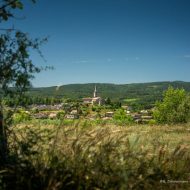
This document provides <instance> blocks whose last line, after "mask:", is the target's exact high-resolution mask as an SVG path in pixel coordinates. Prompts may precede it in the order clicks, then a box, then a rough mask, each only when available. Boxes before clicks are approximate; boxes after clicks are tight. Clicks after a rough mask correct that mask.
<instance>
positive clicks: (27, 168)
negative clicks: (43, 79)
mask: <svg viewBox="0 0 190 190" xmlns="http://www.w3.org/2000/svg"><path fill="white" fill-rule="evenodd" d="M12 130H13V131H14V133H11V135H10V137H9V141H10V148H11V153H10V155H12V157H11V158H10V159H12V162H15V160H14V158H15V157H16V164H14V165H15V166H14V167H13V166H10V167H9V166H7V169H5V170H3V171H0V174H1V175H0V176H1V178H0V187H1V188H0V189H49V190H50V189H55V190H57V189H64V190H65V189H90V190H91V189H96V190H99V189H114V190H115V189H169V190H170V189H172V190H174V189H177V190H178V189H181V190H182V189H190V124H189V123H188V124H180V125H137V124H133V125H126V126H119V125H116V124H113V123H111V122H99V121H84V120H83V121H80V120H79V121H69V120H49V121H45V120H44V121H43V120H41V121H40V120H33V121H30V122H25V123H21V124H17V125H16V126H15V127H13V129H12ZM18 158H19V159H18ZM1 179H3V180H1Z"/></svg>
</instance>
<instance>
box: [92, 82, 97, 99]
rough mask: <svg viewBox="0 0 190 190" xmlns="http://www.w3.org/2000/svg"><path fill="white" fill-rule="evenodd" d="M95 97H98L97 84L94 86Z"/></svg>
mask: <svg viewBox="0 0 190 190" xmlns="http://www.w3.org/2000/svg"><path fill="white" fill-rule="evenodd" d="M93 97H94V98H96V97H97V90H96V85H95V88H94V96H93Z"/></svg>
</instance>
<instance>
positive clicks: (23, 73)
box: [0, 0, 46, 164]
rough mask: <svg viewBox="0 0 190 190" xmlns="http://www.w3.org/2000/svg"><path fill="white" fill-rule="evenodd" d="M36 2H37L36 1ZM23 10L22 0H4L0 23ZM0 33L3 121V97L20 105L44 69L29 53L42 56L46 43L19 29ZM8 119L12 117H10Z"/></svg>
mask: <svg viewBox="0 0 190 190" xmlns="http://www.w3.org/2000/svg"><path fill="white" fill-rule="evenodd" d="M33 2H34V1H33ZM16 8H17V9H22V8H23V3H22V1H21V0H2V1H1V2H0V23H2V22H3V21H7V20H8V19H9V18H11V17H14V14H13V9H16ZM0 29H1V30H2V32H1V33H0V90H1V92H2V93H1V96H0V115H1V118H2V119H1V120H2V121H3V116H4V115H5V114H4V112H5V110H4V101H3V100H4V98H5V97H9V98H11V99H15V100H16V101H15V102H17V104H18V103H19V102H21V100H22V98H23V96H24V92H25V91H26V90H27V89H28V88H29V87H30V86H31V82H30V81H31V79H32V78H34V74H35V73H38V72H40V71H41V68H40V67H38V66H36V65H35V64H33V62H32V60H31V58H30V53H29V52H31V50H36V51H37V52H38V53H39V54H40V55H41V52H40V50H39V47H40V45H41V44H42V43H43V42H44V41H45V40H46V39H45V40H42V41H40V40H38V39H30V38H29V36H28V34H25V33H23V32H21V31H19V30H13V29H11V30H9V29H2V28H0ZM8 118H11V117H10V115H9V117H8ZM6 131H7V125H6V122H5V124H3V122H0V164H4V163H5V161H6V160H7V159H6V158H7V155H8V146H7V135H6Z"/></svg>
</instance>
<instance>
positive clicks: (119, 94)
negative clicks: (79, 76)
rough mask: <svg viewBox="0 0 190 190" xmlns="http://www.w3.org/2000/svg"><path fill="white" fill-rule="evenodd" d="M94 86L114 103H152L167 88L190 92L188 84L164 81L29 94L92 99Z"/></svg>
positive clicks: (62, 88) (66, 87)
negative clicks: (128, 100) (133, 101)
mask: <svg viewBox="0 0 190 190" xmlns="http://www.w3.org/2000/svg"><path fill="white" fill-rule="evenodd" d="M95 85H96V87H97V93H98V95H99V96H101V97H102V98H107V97H109V98H110V99H111V100H114V101H125V100H126V99H138V100H139V101H147V102H148V101H149V102H153V101H155V100H158V99H161V97H162V94H163V91H164V90H166V89H167V88H168V87H169V86H173V87H174V88H184V89H185V90H186V91H190V82H183V81H173V82H169V81H165V82H149V83H132V84H110V83H86V84H67V85H62V86H52V87H40V88H32V89H31V90H30V91H29V94H30V95H32V96H41V97H56V98H71V99H82V98H84V97H92V95H93V91H94V86H95Z"/></svg>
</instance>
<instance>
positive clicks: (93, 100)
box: [83, 86, 104, 105]
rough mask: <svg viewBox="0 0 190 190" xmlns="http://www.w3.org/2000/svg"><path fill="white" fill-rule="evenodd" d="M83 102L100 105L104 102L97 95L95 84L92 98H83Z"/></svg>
mask: <svg viewBox="0 0 190 190" xmlns="http://www.w3.org/2000/svg"><path fill="white" fill-rule="evenodd" d="M83 103H84V104H92V105H102V104H103V103H104V100H103V99H102V98H101V97H99V96H97V89H96V86H95V88H94V93H93V98H83Z"/></svg>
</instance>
